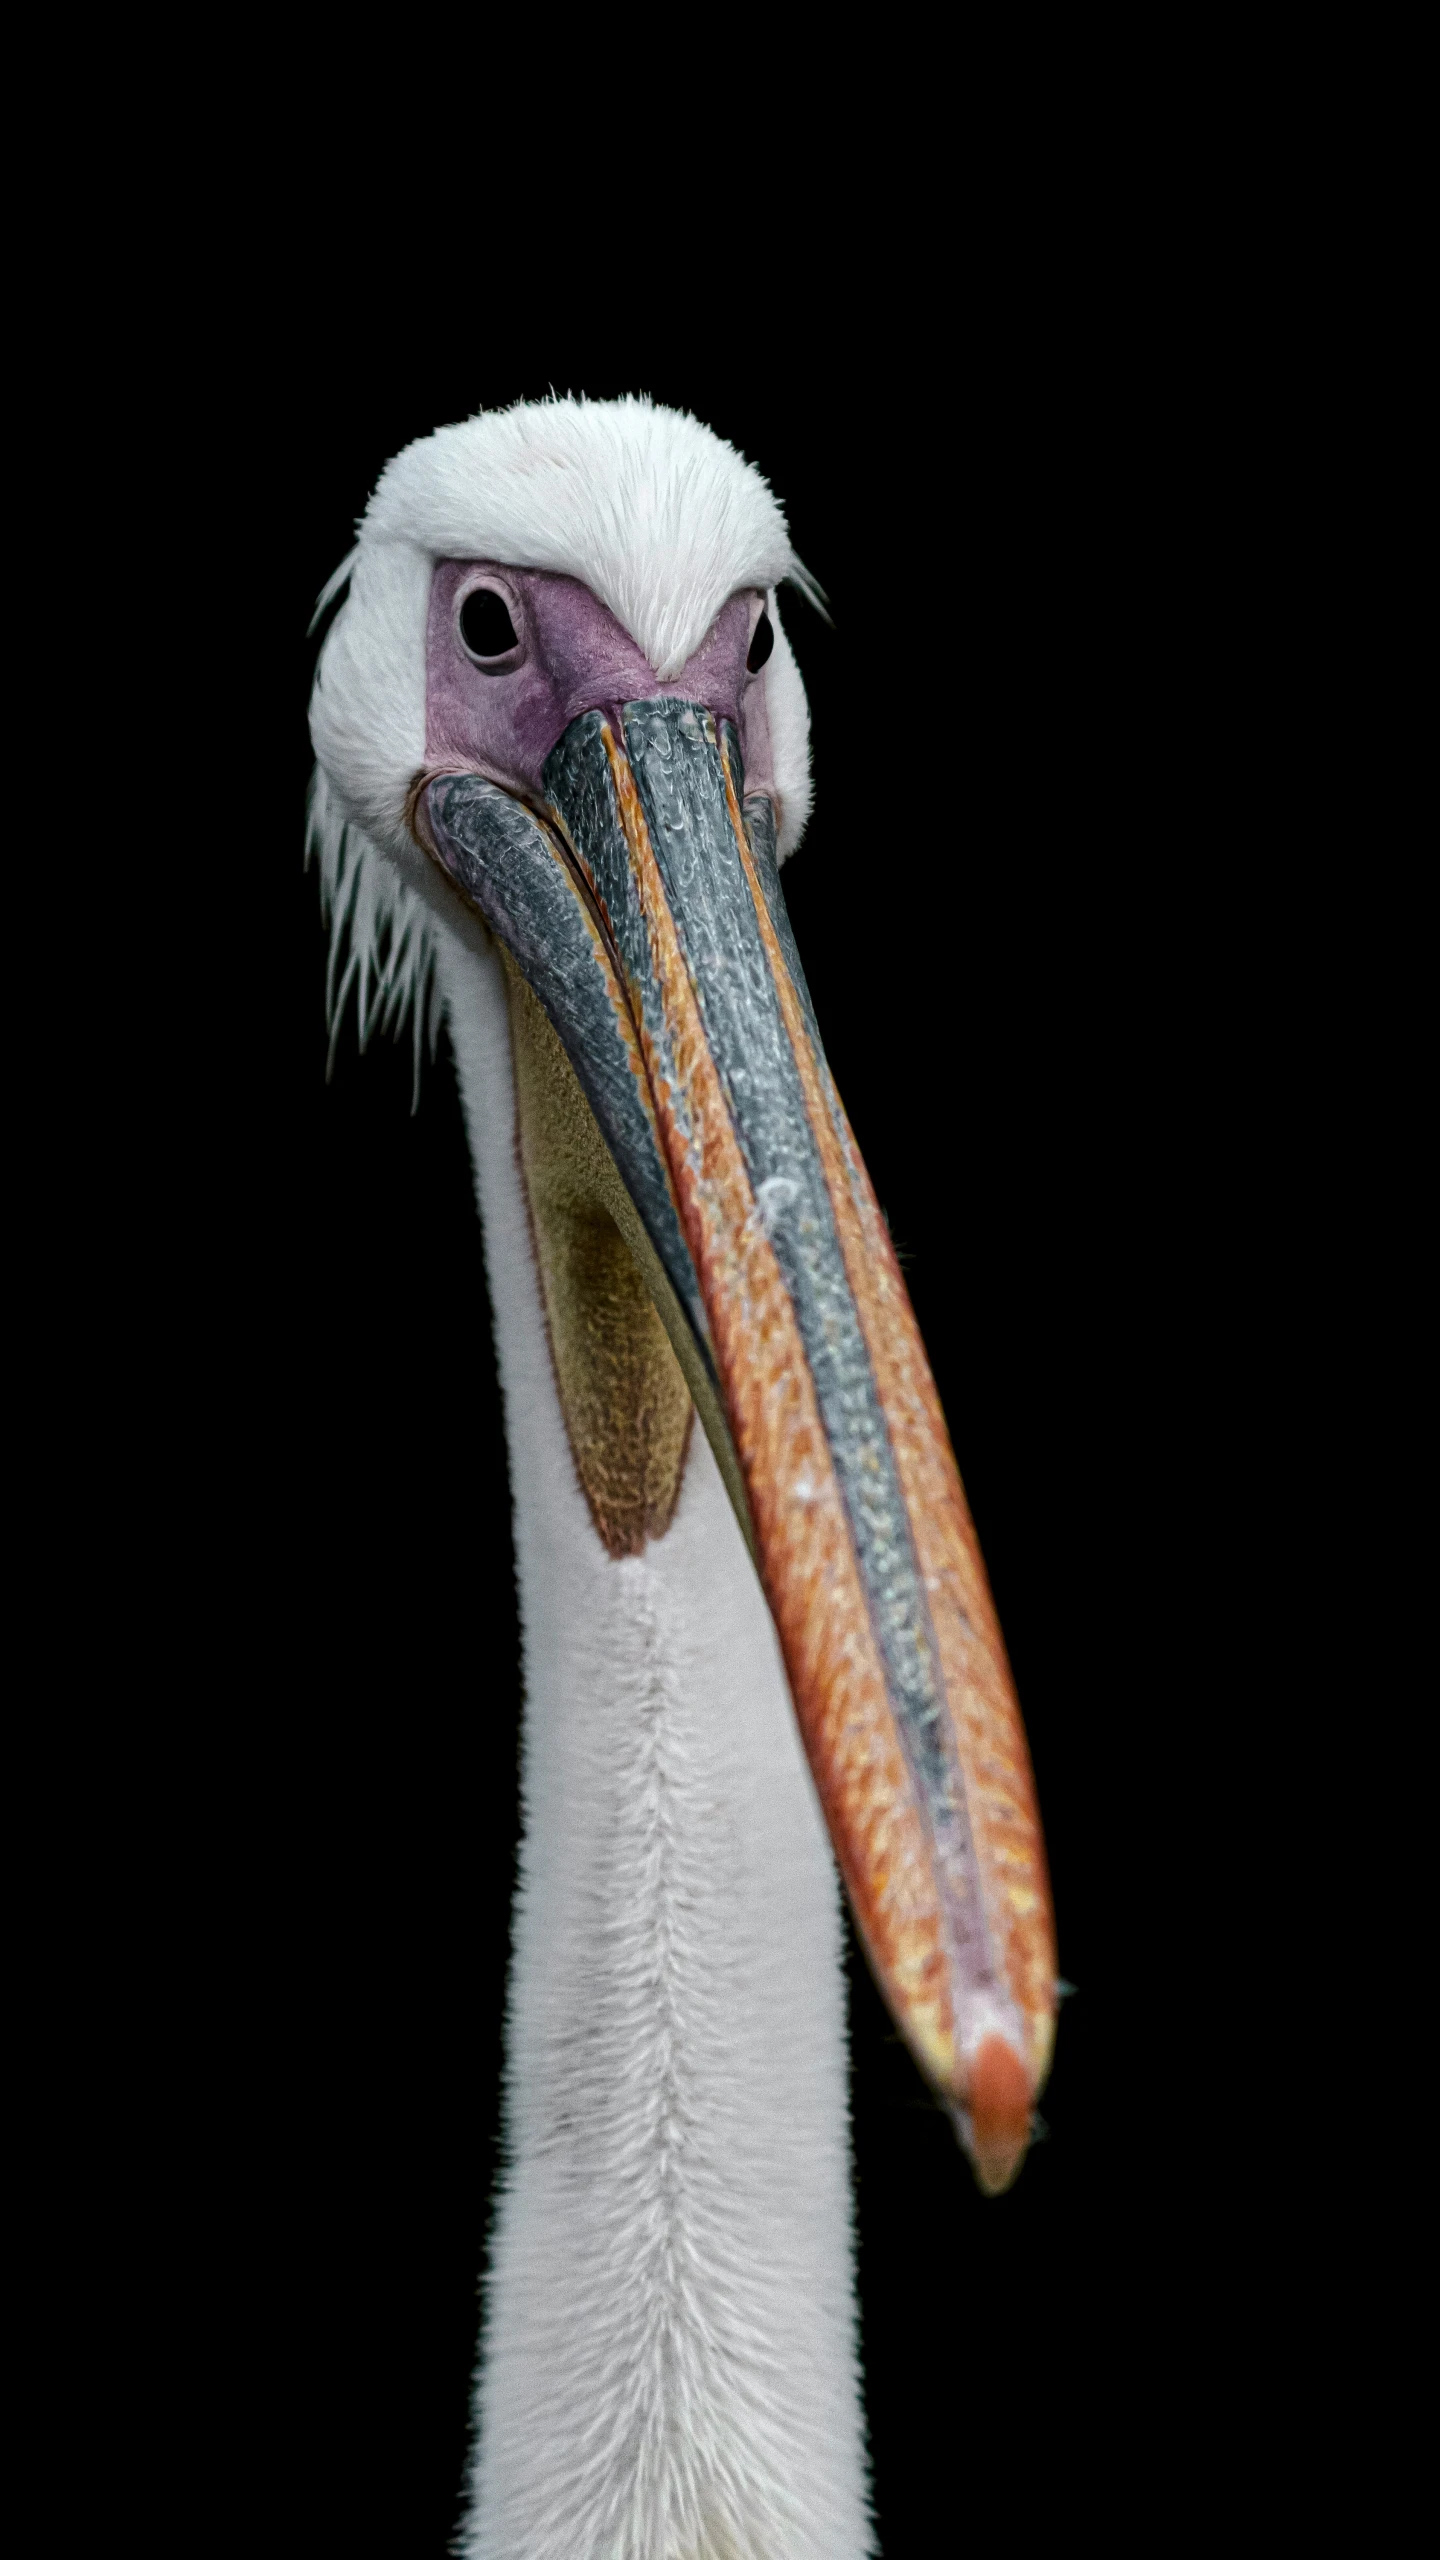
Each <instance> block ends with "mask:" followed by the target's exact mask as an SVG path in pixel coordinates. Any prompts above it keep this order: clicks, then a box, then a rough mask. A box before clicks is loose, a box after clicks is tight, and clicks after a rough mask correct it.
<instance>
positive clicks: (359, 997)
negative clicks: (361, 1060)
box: [305, 765, 444, 1110]
mask: <svg viewBox="0 0 1440 2560" xmlns="http://www.w3.org/2000/svg"><path fill="white" fill-rule="evenodd" d="M312 854H313V855H314V856H315V858H316V865H317V868H318V870H319V874H320V911H321V913H322V915H323V916H324V918H325V920H326V922H327V924H328V925H329V927H330V959H329V963H328V966H327V968H326V972H325V1019H326V1023H327V1026H328V1028H329V1032H330V1052H329V1056H328V1058H327V1060H326V1067H325V1072H326V1075H327V1076H328V1075H329V1074H330V1071H331V1069H332V1068H333V1066H334V1064H335V1051H336V1047H337V1045H338V1042H339V1038H340V1025H341V1022H342V1019H343V1017H344V1013H345V1007H346V1005H347V1003H348V1002H349V998H350V990H351V988H352V987H353V988H354V990H355V1016H356V1027H357V1029H358V1031H359V1034H360V1046H361V1048H362V1050H363V1049H364V1048H365V1047H366V1045H367V1043H368V1041H369V1038H370V1034H371V1032H372V1031H374V1030H375V1029H377V1027H378V1029H380V1030H381V1031H386V1032H389V1033H391V1034H394V1033H397V1032H399V1031H400V1030H402V1029H403V1027H404V1023H405V1018H406V1015H407V1014H408V1015H409V1016H410V1020H411V1026H412V1039H413V1045H414V1058H415V1086H414V1099H413V1101H412V1104H411V1108H412V1110H416V1109H418V1108H419V1102H420V1064H421V1055H422V1051H423V1049H424V1048H425V1047H426V1046H428V1048H429V1051H430V1055H431V1058H432V1059H433V1058H434V1055H435V1044H436V1041H437V1040H438V1039H439V1036H440V1018H441V1014H442V1012H443V1010H444V1007H443V1003H442V999H441V994H440V982H439V979H438V977H437V975H436V970H435V927H434V924H433V922H432V920H431V918H430V917H429V916H428V915H427V914H426V911H425V909H424V908H423V907H422V906H421V904H420V901H419V899H418V898H417V897H415V895H414V894H413V892H412V891H411V890H409V889H407V888H406V886H405V883H404V881H403V880H402V879H401V878H400V875H399V873H398V872H397V870H396V868H395V866H394V864H393V863H391V862H387V861H386V860H385V858H384V856H383V854H380V853H378V852H377V851H376V849H375V847H374V845H373V844H371V842H370V840H369V838H368V836H365V835H363V834H362V833H361V830H360V829H359V828H358V827H357V826H356V825H354V823H353V821H351V820H350V819H348V818H346V817H344V816H343V815H342V813H341V811H340V810H339V809H338V808H337V807H336V805H335V801H334V797H333V794H332V793H331V790H330V785H329V783H328V781H327V780H326V776H325V772H324V769H323V767H321V766H319V765H317V766H316V768H315V772H314V775H313V777H312V780H311V784H310V797H309V804H308V810H307V823H306V831H305V862H306V868H307V869H308V868H309V863H310V857H311V855H312Z"/></svg>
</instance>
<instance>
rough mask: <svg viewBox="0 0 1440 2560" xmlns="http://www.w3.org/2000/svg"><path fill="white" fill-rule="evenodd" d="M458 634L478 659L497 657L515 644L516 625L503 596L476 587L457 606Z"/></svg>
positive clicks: (484, 588)
mask: <svg viewBox="0 0 1440 2560" xmlns="http://www.w3.org/2000/svg"><path fill="white" fill-rule="evenodd" d="M460 636H461V638H462V640H463V641H464V643H465V646H466V648H467V649H473V651H474V653H475V655H476V657H477V658H498V657H500V656H501V655H503V653H504V651H505V650H506V649H513V648H514V646H515V625H514V623H513V622H512V621H511V619H510V613H509V608H508V606H507V605H506V602H505V599H504V597H503V596H497V594H496V593H495V590H494V588H493V587H477V588H476V589H475V592H474V594H473V595H469V596H467V597H466V599H465V601H464V603H463V604H462V606H461V607H460Z"/></svg>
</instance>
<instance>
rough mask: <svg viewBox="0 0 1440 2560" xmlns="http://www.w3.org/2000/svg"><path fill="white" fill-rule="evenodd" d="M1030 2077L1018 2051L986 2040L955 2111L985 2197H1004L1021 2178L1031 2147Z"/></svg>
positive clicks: (993, 2038) (997, 2039)
mask: <svg viewBox="0 0 1440 2560" xmlns="http://www.w3.org/2000/svg"><path fill="white" fill-rule="evenodd" d="M1030 2101H1031V2090H1030V2078H1029V2074H1028V2072H1027V2071H1026V2069H1025V2065H1024V2064H1023V2062H1022V2061H1021V2060H1020V2057H1019V2055H1018V2054H1017V2053H1016V2051H1015V2049H1014V2047H1013V2046H1012V2045H1009V2044H1007V2043H1006V2042H1005V2040H1004V2038H1003V2037H1001V2036H996V2035H991V2036H987V2037H986V2038H985V2041H984V2043H983V2044H982V2045H981V2047H980V2050H979V2052H978V2053H977V2054H976V2055H975V2058H974V2060H973V2062H972V2063H971V2065H970V2068H969V2072H968V2074H967V2080H966V2089H965V2096H964V2100H963V2102H962V2104H961V2105H960V2106H958V2107H956V2108H955V2109H954V2110H953V2111H952V2112H953V2115H954V2122H955V2130H956V2132H957V2134H958V2135H959V2138H960V2141H961V2144H962V2146H963V2148H964V2149H965V2151H966V2152H967V2153H968V2155H969V2159H970V2165H971V2168H972V2169H973V2170H974V2172H975V2183H976V2185H977V2186H978V2187H979V2189H980V2191H981V2193H982V2195H987V2196H1000V2195H1003V2194H1004V2193H1005V2190H1006V2188H1007V2187H1012V2186H1013V2185H1014V2183H1015V2180H1016V2179H1017V2178H1018V2176H1019V2175H1020V2170H1021V2167H1022V2165H1023V2163H1024V2159H1025V2154H1026V2152H1027V2150H1028V2149H1029V2147H1030Z"/></svg>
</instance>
